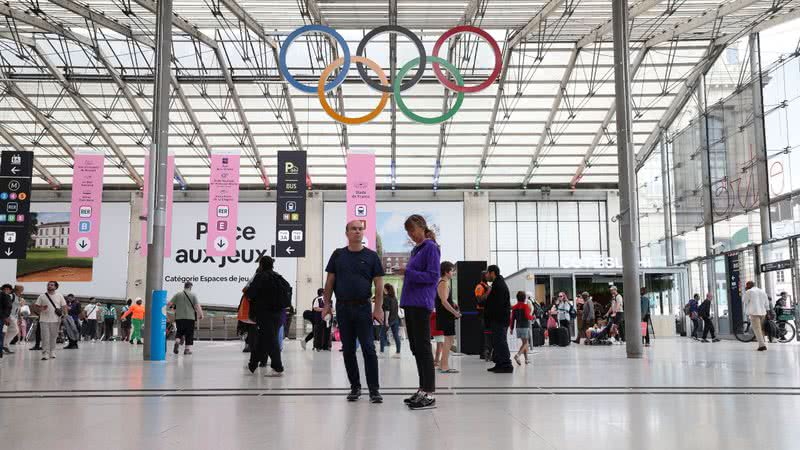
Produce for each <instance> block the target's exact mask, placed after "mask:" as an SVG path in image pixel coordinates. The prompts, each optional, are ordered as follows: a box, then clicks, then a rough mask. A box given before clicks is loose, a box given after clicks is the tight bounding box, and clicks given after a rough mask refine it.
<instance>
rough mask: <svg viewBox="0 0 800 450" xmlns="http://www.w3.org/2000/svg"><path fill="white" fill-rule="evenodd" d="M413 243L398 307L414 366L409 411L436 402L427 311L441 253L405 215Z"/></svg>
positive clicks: (420, 224)
mask: <svg viewBox="0 0 800 450" xmlns="http://www.w3.org/2000/svg"><path fill="white" fill-rule="evenodd" d="M403 225H404V227H405V230H406V234H408V237H409V238H410V239H411V241H412V242H414V248H413V249H412V250H411V256H410V257H409V259H408V264H407V265H406V269H405V274H404V276H403V291H402V292H401V294H400V307H401V308H403V310H404V311H405V316H406V333H407V334H408V345H409V346H410V347H411V353H413V354H414V359H415V360H416V363H417V375H418V377H419V386H418V390H417V392H416V393H414V394H413V395H412V396H411V397H409V398H407V399H405V400H404V402H405V403H406V404H407V405H408V406H409V407H410V408H412V409H419V408H428V407H432V406H433V405H434V404H435V403H436V399H435V398H434V396H433V394H434V392H436V370H435V368H434V366H433V351H432V349H431V344H430V342H431V326H430V321H431V320H430V319H431V312H432V311H434V310H435V305H436V296H437V292H436V287H437V285H438V283H439V280H440V278H441V250H440V249H439V244H438V243H436V234H435V233H434V232H433V230H431V229H430V228H429V227H428V223H427V221H425V218H424V217H422V216H421V215H419V214H414V215H411V216H409V217H408V218H407V219H406V221H405V223H404V224H403Z"/></svg>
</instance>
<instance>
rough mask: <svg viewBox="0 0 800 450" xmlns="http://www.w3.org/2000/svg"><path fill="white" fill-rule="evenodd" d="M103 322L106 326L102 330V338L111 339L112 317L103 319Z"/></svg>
mask: <svg viewBox="0 0 800 450" xmlns="http://www.w3.org/2000/svg"><path fill="white" fill-rule="evenodd" d="M103 323H104V324H105V328H106V329H105V331H104V332H103V334H104V335H105V336H104V337H103V340H105V341H110V340H111V339H114V319H113V318H108V319H104V320H103Z"/></svg>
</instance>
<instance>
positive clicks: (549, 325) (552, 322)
mask: <svg viewBox="0 0 800 450" xmlns="http://www.w3.org/2000/svg"><path fill="white" fill-rule="evenodd" d="M547 328H548V329H550V328H558V322H556V319H554V318H553V316H550V317H549V318H548V319H547Z"/></svg>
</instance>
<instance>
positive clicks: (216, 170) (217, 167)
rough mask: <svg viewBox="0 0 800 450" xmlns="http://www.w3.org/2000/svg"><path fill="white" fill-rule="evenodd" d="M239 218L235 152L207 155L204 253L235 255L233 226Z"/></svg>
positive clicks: (237, 161) (237, 159)
mask: <svg viewBox="0 0 800 450" xmlns="http://www.w3.org/2000/svg"><path fill="white" fill-rule="evenodd" d="M238 218H239V151H238V150H234V151H215V152H213V153H212V154H211V176H210V178H209V180H208V233H207V234H206V254H208V255H209V256H235V255H236V226H237V225H238Z"/></svg>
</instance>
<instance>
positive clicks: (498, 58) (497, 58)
mask: <svg viewBox="0 0 800 450" xmlns="http://www.w3.org/2000/svg"><path fill="white" fill-rule="evenodd" d="M457 33H475V34H477V35H478V36H480V37H482V38H483V39H485V40H486V42H488V43H489V45H491V47H492V50H493V51H494V70H492V73H491V74H490V75H489V78H487V79H486V80H485V81H484V82H483V83H481V84H479V85H476V86H456V85H455V84H453V82H451V81H450V80H448V79H447V77H445V76H444V74H443V73H442V70H441V68H440V67H439V64H437V63H433V73H435V74H436V78H437V79H438V80H439V82H440V83H442V84H443V85H444V86H445V87H446V88H447V89H450V90H451V91H455V92H479V91H482V90H484V89H486V88H487V87H489V86H490V85H491V84H492V83H494V80H496V79H497V77H498V76H499V75H500V69H501V68H502V66H503V57H502V55H501V54H500V46H498V45H497V41H495V40H494V38H493V37H492V35H490V34H489V33H487V32H486V31H484V30H482V29H480V28H478V27H473V26H470V25H461V26H458V27H454V28H451V29H449V30H447V31H446V32H445V33H444V34H443V35H441V36H440V37H439V40H437V41H436V44H435V45H434V46H433V56H438V55H439V49H440V48H441V47H442V44H444V42H445V41H446V40H447V38H449V37H450V36H453V35H454V34H457ZM445 67H447V66H445ZM451 72H452V71H451Z"/></svg>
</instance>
